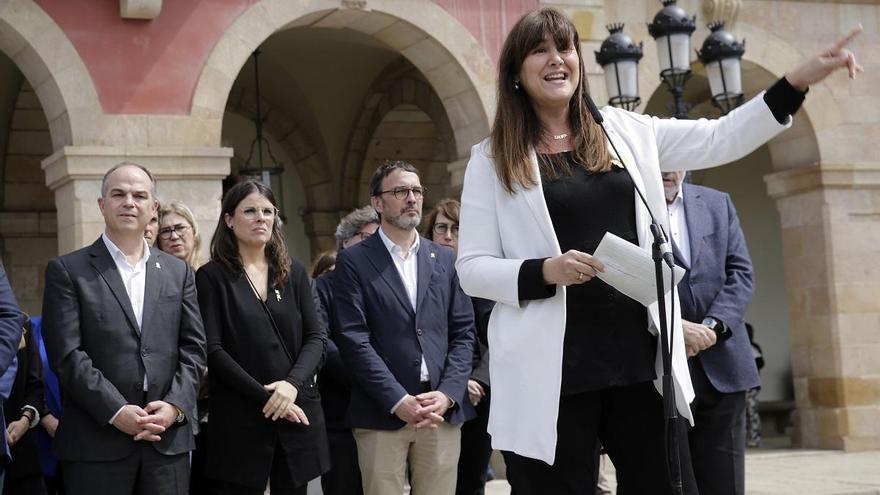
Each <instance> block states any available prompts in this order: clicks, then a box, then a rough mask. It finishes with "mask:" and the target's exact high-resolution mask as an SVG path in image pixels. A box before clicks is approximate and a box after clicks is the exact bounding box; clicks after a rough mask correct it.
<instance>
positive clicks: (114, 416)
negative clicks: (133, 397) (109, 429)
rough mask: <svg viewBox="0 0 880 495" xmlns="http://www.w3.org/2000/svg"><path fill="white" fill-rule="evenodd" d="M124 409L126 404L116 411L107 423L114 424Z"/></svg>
mask: <svg viewBox="0 0 880 495" xmlns="http://www.w3.org/2000/svg"><path fill="white" fill-rule="evenodd" d="M126 405H128V404H126ZM123 409H125V406H122V407H120V408H119V410H118V411H116V414H114V415H113V417H112V418H110V421H108V422H107V423H109V424H111V425H112V424H113V422H114V421H116V417H117V416H119V414H120V413H121V412H122V410H123Z"/></svg>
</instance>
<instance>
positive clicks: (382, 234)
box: [379, 227, 421, 260]
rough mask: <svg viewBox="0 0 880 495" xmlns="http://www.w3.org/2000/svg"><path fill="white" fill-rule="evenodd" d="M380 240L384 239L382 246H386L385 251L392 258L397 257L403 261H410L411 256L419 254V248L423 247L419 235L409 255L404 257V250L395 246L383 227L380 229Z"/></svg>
mask: <svg viewBox="0 0 880 495" xmlns="http://www.w3.org/2000/svg"><path fill="white" fill-rule="evenodd" d="M379 238H380V239H382V244H385V249H387V250H388V252H389V253H391V255H392V256H396V257H398V258H400V259H402V260H405V259H408V258H409V257H410V256H412V255H414V254H416V253H418V252H419V246H420V245H421V242H419V235H418V234H416V240H415V242H413V243H412V246H410V248H409V253H408V254H407V255H406V256H404V255H403V248H401V247H400V246H398V245H397V244H395V243H394V241H392V240H391V238H389V237H388V236H387V235H385V230H384V229H383V228H382V227H379Z"/></svg>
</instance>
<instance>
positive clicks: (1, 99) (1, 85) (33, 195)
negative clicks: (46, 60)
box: [0, 52, 58, 314]
mask: <svg viewBox="0 0 880 495" xmlns="http://www.w3.org/2000/svg"><path fill="white" fill-rule="evenodd" d="M52 150H53V148H52V136H51V133H50V131H49V123H48V121H47V119H46V114H45V112H44V111H43V107H42V105H41V104H40V101H39V99H38V98H37V95H36V93H35V91H34V89H33V88H32V87H31V85H30V83H29V82H28V81H27V80H26V79H25V78H24V75H23V74H22V73H21V72H20V71H19V69H18V68H17V67H16V65H15V63H14V62H13V61H12V60H11V59H9V58H8V57H7V56H6V55H4V54H3V53H2V52H0V178H2V182H0V253H2V261H3V264H4V266H5V269H6V272H7V274H8V275H9V280H10V282H11V284H12V288H13V291H14V292H15V295H16V298H17V299H18V302H19V304H20V305H21V308H22V309H23V310H24V311H26V312H28V313H30V314H39V313H40V308H41V306H42V293H43V272H44V271H45V268H46V263H47V262H48V260H49V259H50V258H51V257H52V256H55V254H56V253H57V249H58V248H57V238H56V215H55V196H54V194H53V192H52V191H51V190H50V189H49V188H48V187H46V179H45V174H44V173H43V169H42V168H41V166H40V163H41V162H42V161H43V159H45V158H46V157H47V156H49V155H51V154H52Z"/></svg>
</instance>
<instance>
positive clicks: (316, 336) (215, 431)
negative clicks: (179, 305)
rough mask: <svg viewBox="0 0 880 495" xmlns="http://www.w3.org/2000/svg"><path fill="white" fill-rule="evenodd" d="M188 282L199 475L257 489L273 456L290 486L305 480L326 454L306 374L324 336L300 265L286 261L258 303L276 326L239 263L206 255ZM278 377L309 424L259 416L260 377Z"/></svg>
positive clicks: (323, 464)
mask: <svg viewBox="0 0 880 495" xmlns="http://www.w3.org/2000/svg"><path fill="white" fill-rule="evenodd" d="M271 279H272V273H271V272H270V273H269V280H271ZM196 286H197V288H198V293H199V306H200V307H201V312H202V318H203V320H204V324H205V333H206V335H207V340H208V369H209V370H210V372H209V373H208V380H209V383H210V388H211V397H210V408H211V420H210V421H209V422H208V431H209V435H208V438H209V441H208V449H207V450H208V452H207V469H206V472H207V476H208V477H209V478H212V479H215V480H219V481H221V482H226V483H233V484H237V485H244V486H248V487H253V488H255V489H262V488H265V486H266V483H267V481H268V479H269V475H270V471H272V469H273V465H276V466H277V464H278V459H279V457H280V458H281V459H282V461H286V462H283V464H286V468H287V471H289V473H290V474H291V478H292V481H293V485H294V486H292V487H290V488H294V487H299V486H304V485H306V484H307V483H308V482H309V480H311V479H313V478H316V477H318V476H320V475H321V474H322V473H324V472H325V471H327V469H329V455H328V448H327V435H326V431H325V427H324V416H323V413H322V411H321V398H320V394H319V393H318V389H317V386H316V385H315V382H314V376H315V373H316V371H317V367H318V364H319V362H320V361H321V358H322V355H323V353H324V344H325V338H326V337H325V331H324V329H323V327H322V325H321V324H320V323H319V320H318V317H317V313H316V311H315V306H314V302H313V299H312V293H311V289H310V287H309V281H308V276H307V275H306V271H305V267H303V265H302V264H300V263H298V262H294V263H293V264H292V266H291V271H290V277H289V278H288V281H287V283H285V284H284V285H282V286H274V287H273V286H271V282H270V287H269V289H268V291H267V294H268V298H267V300H266V302H265V304H266V307H267V308H268V310H269V312H270V313H271V315H272V319H274V321H275V323H276V325H277V330H278V331H277V333H276V331H275V329H273V326H272V323H271V320H270V318H269V315H268V314H267V313H266V310H265V309H264V308H263V305H262V304H261V302H260V301H259V300H258V299H257V298H256V297H255V295H254V291H253V290H252V289H251V286H250V282H249V281H248V279H247V277H245V276H244V275H243V273H242V272H241V271H239V270H231V269H229V268H227V267H226V266H224V265H222V264H220V263H218V262H215V261H211V262H209V263H207V264H205V265H204V266H203V267H202V268H201V269H199V271H198V274H197V276H196ZM278 380H287V381H288V382H290V383H291V384H293V385H294V386H295V387H296V388H297V389H298V391H299V392H298V394H297V398H296V404H297V405H298V406H300V407H301V408H302V409H303V411H304V412H305V413H306V416H307V417H308V419H309V423H310V425H309V426H304V425H301V424H297V423H291V422H289V421H287V420H284V419H279V420H278V421H271V420H269V419H266V418H264V417H263V414H262V408H263V406H264V405H265V403H266V401H267V400H268V399H269V397H270V394H269V393H268V392H267V391H266V390H264V389H263V385H266V384H269V383H272V382H275V381H278ZM279 449H280V450H279ZM273 484H274V483H273Z"/></svg>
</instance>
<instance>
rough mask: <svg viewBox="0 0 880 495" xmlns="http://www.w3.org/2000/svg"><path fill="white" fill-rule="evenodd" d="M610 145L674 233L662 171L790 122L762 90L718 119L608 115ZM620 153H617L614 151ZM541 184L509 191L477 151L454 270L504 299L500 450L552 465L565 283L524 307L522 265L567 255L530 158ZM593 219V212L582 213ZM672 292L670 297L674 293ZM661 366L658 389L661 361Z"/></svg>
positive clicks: (497, 417) (719, 160)
mask: <svg viewBox="0 0 880 495" xmlns="http://www.w3.org/2000/svg"><path fill="white" fill-rule="evenodd" d="M602 115H603V116H604V117H605V126H606V128H607V130H608V134H609V135H610V137H611V140H612V141H613V142H614V144H615V145H616V146H617V149H618V150H619V151H620V153H621V155H622V157H623V161H624V163H625V165H626V169H627V170H628V171H629V174H630V176H631V177H632V180H633V183H635V185H636V187H638V188H639V189H640V190H641V191H642V192H643V194H644V195H645V198H646V199H647V202H648V205H649V206H650V209H651V212H652V213H653V215H654V218H656V219H657V221H658V222H660V224H661V225H662V226H663V228H664V230H665V231H666V232H669V231H670V230H669V225H668V224H669V217H668V215H667V213H666V200H665V196H664V192H663V182H662V180H661V178H660V172H661V170H662V171H673V170H692V169H699V168H708V167H712V166H716V165H721V164H723V163H727V162H731V161H734V160H737V159H739V158H742V157H743V156H745V155H746V154H748V153H749V152H751V151H752V150H754V149H756V148H757V147H758V146H760V145H761V144H763V143H765V142H766V141H768V140H769V139H771V138H772V137H773V136H775V135H777V134H779V133H780V132H782V131H783V130H784V129H786V128H787V127H788V126H789V125H791V119H790V118H789V122H787V123H786V125H780V124H779V122H777V121H776V119H775V118H774V117H773V114H772V113H771V112H770V109H769V108H768V107H767V104H766V103H765V102H764V98H763V93H762V94H759V95H758V96H756V97H755V98H753V99H752V100H750V101H749V102H747V103H746V104H744V105H742V106H741V107H740V108H738V109H736V110H734V111H733V112H731V113H730V114H729V115H727V116H726V117H722V118H720V119H718V120H706V119H700V120H675V119H658V118H654V117H648V116H645V115H640V114H635V113H632V112H627V111H624V110H619V109H616V108H611V107H606V108H603V109H602ZM612 156H613V153H612ZM530 160H531V164H532V173H533V176H534V177H536V178H537V179H538V181H539V184H538V187H532V188H530V189H519V190H518V191H517V192H516V193H515V194H509V193H508V192H506V191H505V190H504V187H503V186H502V184H501V182H500V181H499V180H498V177H497V175H496V173H495V164H494V162H493V160H492V158H491V150H490V146H489V143H488V140H485V141H483V142H482V143H480V144H477V145H476V146H474V147H473V148H472V149H471V158H470V161H469V162H468V166H467V169H466V171H465V177H464V189H463V192H462V200H461V203H462V206H461V218H460V229H461V231H460V236H459V245H458V246H459V247H458V260H457V262H456V268H457V270H458V275H459V277H460V279H461V286H462V288H463V289H464V291H465V292H466V293H467V294H469V295H471V296H475V297H482V298H486V299H491V300H493V301H497V302H498V303H499V304H496V305H495V308H494V310H493V311H492V316H491V319H490V321H489V348H490V349H491V352H492V359H491V360H490V363H489V365H490V374H491V380H492V408H491V410H490V414H489V433H491V435H492V446H493V447H494V448H496V449H501V450H510V451H513V452H516V453H517V454H519V455H522V456H525V457H530V458H534V459H540V460H542V461H545V462H547V463H548V464H553V462H554V459H555V456H556V418H557V414H558V411H559V397H560V386H561V384H562V345H563V340H564V335H565V315H566V309H565V287H559V288H558V290H557V291H556V295H555V296H553V297H551V298H548V299H540V300H533V301H520V300H519V297H518V290H519V288H518V284H517V279H518V276H519V269H520V265H521V264H522V262H523V261H524V260H527V259H533V258H545V257H550V256H557V255H559V254H561V251H560V248H559V242H558V240H557V239H556V234H555V233H554V230H553V224H552V222H551V220H550V213H549V212H548V210H547V204H546V203H545V201H544V192H543V189H542V188H541V186H540V177H541V174H540V173H539V171H538V162H537V160H536V157H535V153H534V151H532V153H531V156H530ZM635 202H636V205H635V209H636V226H637V229H638V236H639V245H640V246H641V247H642V249H645V250H646V251H649V252H650V250H651V242H652V236H651V232H650V223H651V219H650V216H649V215H648V212H647V210H646V209H645V207H644V205H643V204H642V202H641V201H640V200H639V198H638V196H637V195H636V196H635ZM584 214H587V212H584ZM667 295H668V294H667ZM672 304H674V305H675V315H676V321H675V322H674V337H673V342H672V346H673V376H674V378H675V390H676V394H675V403H676V405H677V407H678V411H679V413H680V414H681V415H682V416H684V417H686V418H688V419H689V420H690V421H691V424H693V417H692V415H691V411H690V407H689V404H690V402H691V401H692V400H693V398H694V391H693V387H692V385H691V380H690V373H689V371H688V366H687V357H686V355H685V349H684V340H683V337H682V330H681V321H680V318H678V316H679V315H680V314H681V311H680V308H679V303H678V293H677V292H676V293H675V295H674V296H673V297H667V307H668V309H667V315H668V314H669V310H670V309H671V308H672V306H671V305H672ZM658 307H659V304H657V303H654V304H653V305H651V306H649V307H648V321H647V325H646V329H647V330H648V331H650V332H652V333H654V334H656V333H657V332H658V330H657V329H659V328H660V327H659V321H660V319H659V314H658ZM657 341H658V352H657V357H656V360H655V361H656V362H655V367H656V369H657V377H658V379H657V380H656V381H655V382H654V384H655V386H656V387H657V390H658V391H660V390H661V389H660V377H661V376H662V363H661V357H660V352H659V345H660V339H659V338H658V339H657Z"/></svg>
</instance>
